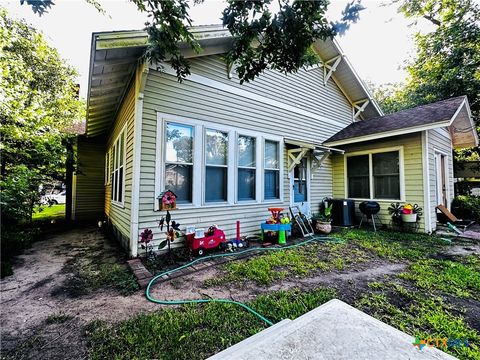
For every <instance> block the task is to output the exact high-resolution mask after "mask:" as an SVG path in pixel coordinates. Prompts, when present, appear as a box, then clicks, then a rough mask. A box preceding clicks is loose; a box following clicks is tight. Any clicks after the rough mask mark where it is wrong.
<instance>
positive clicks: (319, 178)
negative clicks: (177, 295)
mask: <svg viewBox="0 0 480 360" xmlns="http://www.w3.org/2000/svg"><path fill="white" fill-rule="evenodd" d="M191 64H192V73H193V74H198V75H201V76H204V77H206V78H209V79H212V80H215V81H220V82H222V83H225V84H228V85H230V86H234V87H238V88H240V89H242V90H248V91H249V92H251V93H256V94H258V95H259V96H262V97H266V98H271V99H274V100H277V101H280V102H283V103H285V104H289V105H294V106H297V107H298V108H301V109H305V110H308V111H311V112H314V113H315V114H318V115H323V116H326V117H328V118H330V119H334V120H336V121H338V124H337V125H332V124H328V123H326V122H324V121H322V120H318V119H312V118H310V117H307V116H305V115H300V114H298V113H292V112H289V111H288V110H285V109H283V108H277V107H275V106H273V105H270V104H265V103H260V102H257V101H254V100H252V99H249V98H246V97H242V96H240V95H236V94H232V93H229V92H226V91H223V90H218V89H213V88H211V87H208V86H206V85H204V84H199V83H195V82H193V81H189V80H188V78H187V80H185V81H184V82H183V83H179V82H178V81H177V79H176V78H175V77H173V76H170V75H166V74H160V73H159V72H157V71H154V70H152V69H151V70H150V73H149V74H148V78H147V82H146V88H145V91H144V95H145V97H144V100H143V118H142V145H141V146H142V148H141V179H140V194H139V196H140V198H139V230H138V231H139V233H140V232H141V231H143V230H144V229H145V228H149V229H151V230H152V231H153V233H154V244H158V243H159V242H160V240H161V239H164V237H165V235H164V231H163V232H162V231H160V229H159V228H158V222H157V221H158V219H160V218H161V216H162V215H164V213H161V212H159V211H155V210H154V207H155V205H154V198H155V196H156V194H155V154H156V135H157V134H156V131H157V130H156V127H157V112H161V113H166V114H172V115H176V116H184V117H185V118H189V119H195V120H199V121H205V122H209V123H211V124H218V125H227V126H231V127H235V128H236V129H238V130H239V131H241V130H242V129H243V130H250V131H258V132H261V133H264V134H266V135H274V136H284V137H290V138H296V139H302V140H304V141H306V142H308V141H310V142H313V141H315V142H322V141H325V140H326V139H327V138H328V137H330V136H332V135H333V134H335V133H336V132H337V131H339V130H340V129H341V128H343V127H344V126H346V125H348V124H349V123H350V122H351V116H352V113H351V106H350V104H349V103H348V100H346V99H345V97H344V95H343V94H342V92H341V91H340V90H339V89H338V87H337V86H336V85H335V83H334V82H333V80H331V79H330V80H329V81H328V82H327V85H323V71H322V70H321V69H315V70H312V71H309V72H306V71H299V72H298V73H297V74H290V75H288V76H285V75H282V74H280V73H276V72H273V71H266V72H265V73H264V74H262V76H260V77H259V78H258V79H255V81H253V82H251V83H248V84H243V85H240V84H238V80H235V79H228V77H227V71H226V65H225V62H223V61H222V60H221V59H220V57H219V56H205V57H200V58H196V59H192V60H191ZM283 159H284V176H283V189H284V197H283V201H278V202H264V203H261V202H260V203H252V204H241V205H240V204H235V205H218V206H216V205H215V206H213V205H209V206H204V207H197V208H183V209H179V210H176V211H175V212H174V213H173V212H172V216H173V218H174V220H175V221H179V222H180V223H181V224H182V226H181V227H182V228H183V226H186V225H196V226H197V227H204V228H206V227H208V226H210V225H211V224H214V223H215V224H217V225H219V226H220V227H222V228H223V229H224V230H225V231H226V232H227V236H228V237H233V236H234V235H235V221H236V220H240V221H241V227H242V229H241V230H242V234H243V235H246V234H251V233H255V232H258V231H259V224H260V223H261V222H262V221H263V220H264V219H266V218H267V217H268V216H269V212H268V210H267V208H268V207H277V206H280V207H284V208H287V209H288V206H289V204H290V182H289V181H290V179H289V178H288V174H287V150H286V149H285V150H284V153H283ZM331 165H332V163H331V161H330V160H329V159H328V160H327V161H326V162H325V163H324V165H323V166H322V167H321V168H320V169H317V171H315V173H314V174H313V178H312V179H311V199H310V202H311V208H312V210H313V211H317V209H318V207H319V203H320V200H321V199H322V198H323V197H325V196H331V195H332V167H331ZM137 235H138V234H137ZM177 243H178V242H177ZM177 243H174V246H177V245H176V244H177ZM142 251H144V250H139V252H142Z"/></svg>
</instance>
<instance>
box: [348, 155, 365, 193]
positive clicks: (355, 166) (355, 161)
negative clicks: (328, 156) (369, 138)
mask: <svg viewBox="0 0 480 360" xmlns="http://www.w3.org/2000/svg"><path fill="white" fill-rule="evenodd" d="M347 177H348V197H351V198H358V199H368V198H370V183H369V157H368V155H359V156H349V157H347Z"/></svg>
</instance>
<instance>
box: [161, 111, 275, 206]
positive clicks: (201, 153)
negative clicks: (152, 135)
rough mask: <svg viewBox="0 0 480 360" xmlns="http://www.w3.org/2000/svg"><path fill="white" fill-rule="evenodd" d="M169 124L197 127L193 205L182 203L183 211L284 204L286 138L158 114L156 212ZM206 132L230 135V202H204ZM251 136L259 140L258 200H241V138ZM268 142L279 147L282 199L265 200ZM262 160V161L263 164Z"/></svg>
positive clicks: (228, 199) (228, 200)
mask: <svg viewBox="0 0 480 360" xmlns="http://www.w3.org/2000/svg"><path fill="white" fill-rule="evenodd" d="M167 122H173V123H177V124H182V125H188V126H193V127H194V139H193V144H194V145H193V147H194V148H193V179H192V184H193V188H192V202H191V203H187V204H183V203H182V204H179V207H181V208H182V209H191V208H192V209H195V208H209V207H231V206H245V205H252V204H258V203H266V204H270V203H277V204H278V203H282V202H283V199H284V179H283V171H284V164H283V162H284V158H283V157H284V154H283V152H284V145H283V137H282V136H278V135H271V134H265V133H258V132H255V131H250V130H244V129H238V128H236V127H233V126H228V125H221V124H217V123H213V122H209V121H203V120H197V119H192V118H188V117H183V116H178V115H171V114H166V113H161V112H157V126H156V131H157V134H156V144H155V145H156V150H155V187H154V188H155V192H154V196H153V199H154V211H159V210H160V209H159V203H158V199H157V196H158V195H159V194H160V192H161V191H162V190H163V189H164V188H165V156H166V154H165V153H166V152H165V131H166V124H167ZM206 129H211V130H218V131H222V132H227V133H228V141H229V144H228V158H227V161H228V170H227V179H228V184H227V201H222V202H205V194H204V193H205V183H204V182H205V169H206V162H205V149H204V148H205V131H206ZM239 135H242V136H250V137H254V138H255V139H256V150H255V151H256V164H257V167H256V173H255V174H256V179H255V186H256V188H255V200H246V201H238V200H237V194H238V167H237V164H238V159H237V158H238V153H237V141H238V136H239ZM265 140H270V141H275V142H278V144H279V157H280V158H279V161H280V164H279V176H280V183H279V186H280V198H279V199H272V200H264V198H263V196H264V194H263V192H264V189H263V187H264V178H263V176H264V175H263V174H264V161H263V151H264V144H265ZM260 160H261V161H260Z"/></svg>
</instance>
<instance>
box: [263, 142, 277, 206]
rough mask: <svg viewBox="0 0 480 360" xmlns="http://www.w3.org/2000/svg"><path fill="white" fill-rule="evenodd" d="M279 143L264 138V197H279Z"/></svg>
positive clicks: (267, 198) (269, 198)
mask: <svg viewBox="0 0 480 360" xmlns="http://www.w3.org/2000/svg"><path fill="white" fill-rule="evenodd" d="M278 148H279V143H278V142H276V141H270V140H265V162H264V166H265V170H264V198H265V200H271V199H279V198H280V162H279V155H280V154H279V151H278Z"/></svg>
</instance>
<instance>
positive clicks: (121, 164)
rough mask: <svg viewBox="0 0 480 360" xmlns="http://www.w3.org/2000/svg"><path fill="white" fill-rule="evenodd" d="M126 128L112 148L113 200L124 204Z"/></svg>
mask: <svg viewBox="0 0 480 360" xmlns="http://www.w3.org/2000/svg"><path fill="white" fill-rule="evenodd" d="M125 142H126V139H125V129H123V130H122V132H121V133H120V134H119V135H118V137H117V139H116V140H115V142H114V143H113V148H112V156H111V158H112V163H113V166H112V193H111V199H112V202H114V203H117V204H123V198H124V194H125Z"/></svg>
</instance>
